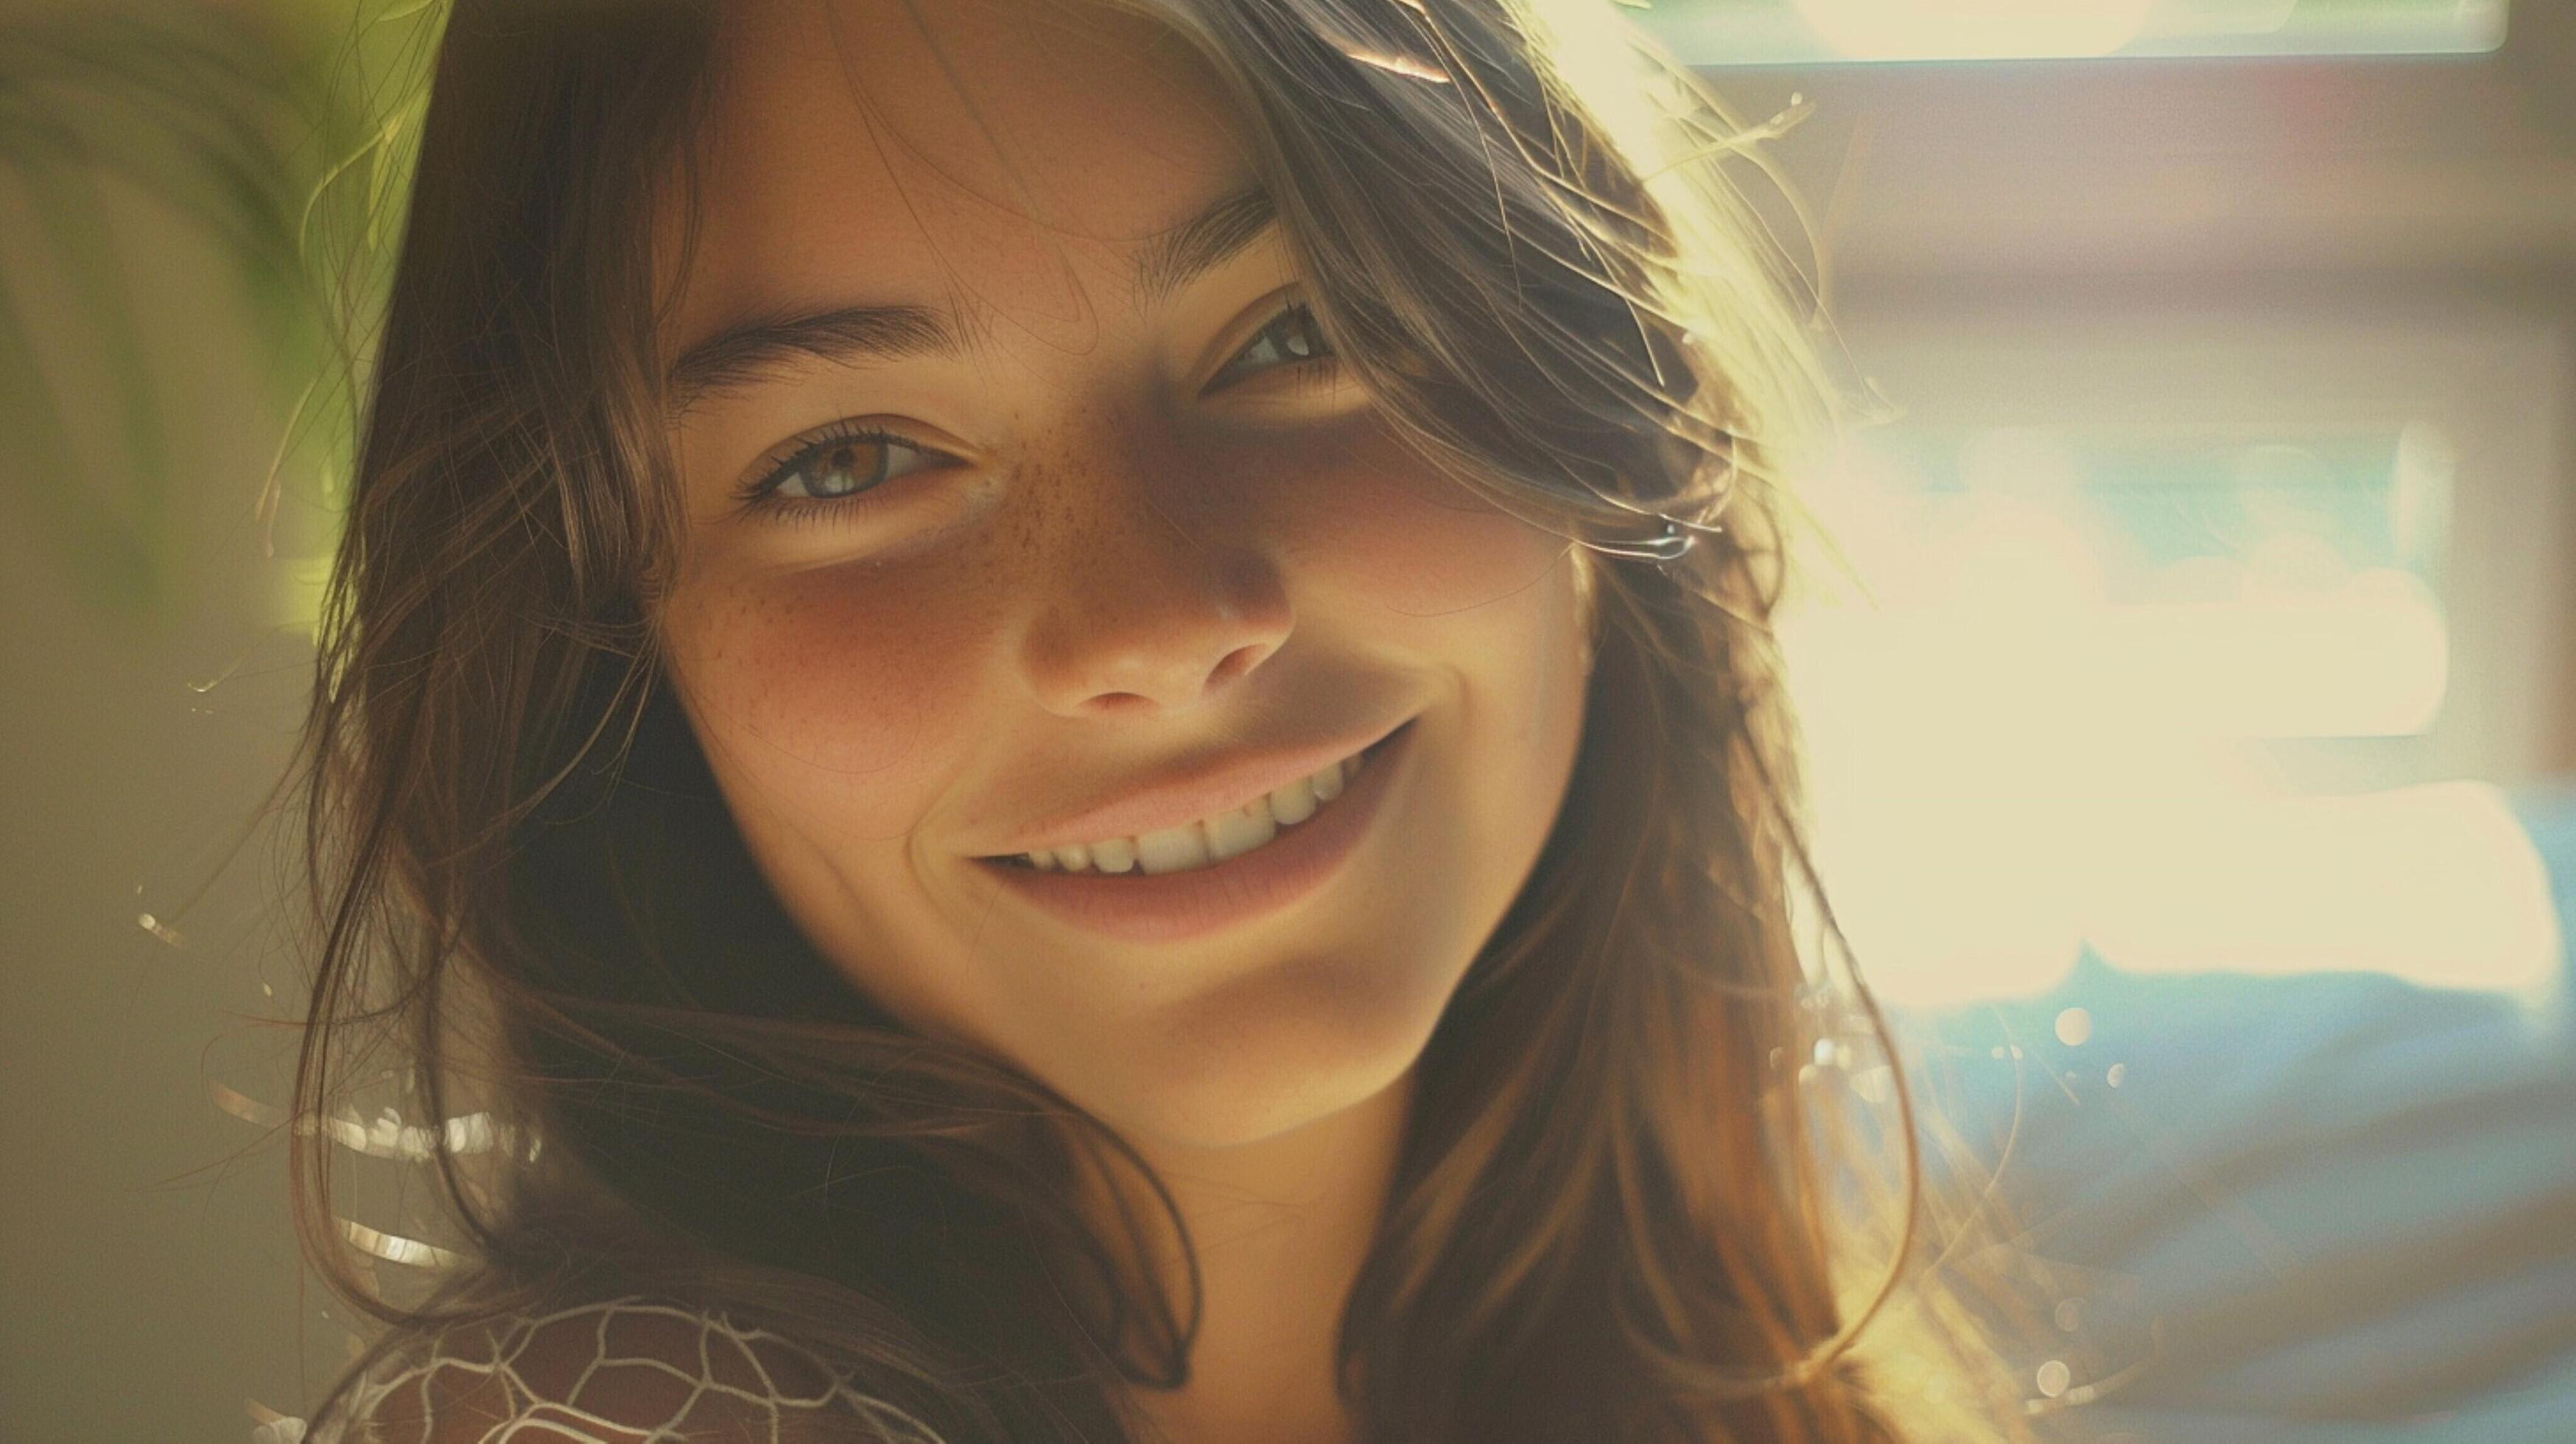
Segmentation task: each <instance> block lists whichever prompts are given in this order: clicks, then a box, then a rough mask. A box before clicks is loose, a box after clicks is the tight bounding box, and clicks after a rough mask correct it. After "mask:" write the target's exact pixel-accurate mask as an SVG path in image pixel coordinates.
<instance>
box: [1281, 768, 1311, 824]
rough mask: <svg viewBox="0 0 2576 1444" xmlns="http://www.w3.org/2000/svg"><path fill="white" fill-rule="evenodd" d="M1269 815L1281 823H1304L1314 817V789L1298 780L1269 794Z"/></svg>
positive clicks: (1303, 779) (1301, 778)
mask: <svg viewBox="0 0 2576 1444" xmlns="http://www.w3.org/2000/svg"><path fill="white" fill-rule="evenodd" d="M1270 815H1271V816H1272V817H1274V818H1277V819H1278V820H1279V821H1280V822H1281V823H1283V824H1286V823H1298V822H1304V821H1305V820H1306V819H1307V818H1310V817H1312V816H1314V815H1315V789H1314V788H1312V787H1310V786H1308V785H1307V784H1306V779H1305V778H1303V777H1300V778H1298V779H1297V780H1296V781H1294V782H1291V783H1289V784H1288V785H1287V786H1285V787H1283V788H1280V789H1279V790H1278V791H1276V792H1274V793H1272V794H1270Z"/></svg>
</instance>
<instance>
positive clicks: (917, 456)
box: [753, 432, 946, 501]
mask: <svg viewBox="0 0 2576 1444" xmlns="http://www.w3.org/2000/svg"><path fill="white" fill-rule="evenodd" d="M945 459H946V458H944V457H942V456H941V455H940V454H939V453H937V452H934V451H929V450H926V449H924V448H922V447H918V446H914V445H912V444H911V443H909V442H906V441H905V440H903V439H902V438H901V437H898V436H893V435H890V434H887V433H884V432H862V433H859V434H856V435H851V436H836V437H830V438H827V439H825V440H822V441H818V442H816V443H814V444H813V445H812V446H809V447H807V448H805V449H804V450H803V451H800V452H798V453H797V454H796V455H794V456H792V457H790V458H788V460H787V462H786V464H785V465H783V466H781V467H779V468H778V469H777V470H776V471H773V472H771V473H770V474H769V475H768V476H766V477H764V478H762V479H761V481H760V483H759V484H758V485H757V486H756V487H755V488H754V491H753V494H754V496H755V497H756V498H757V499H761V500H770V499H776V500H780V501H834V500H838V499H839V498H842V497H846V496H856V495H858V494H859V493H860V492H863V491H866V490H868V489H869V488H871V487H873V486H876V485H878V484H879V483H881V482H887V481H891V480H893V479H894V478H896V477H898V476H904V475H908V474H910V473H912V472H916V471H922V470H926V469H928V468H930V467H932V466H934V465H937V464H938V463H939V462H941V461H943V460H945Z"/></svg>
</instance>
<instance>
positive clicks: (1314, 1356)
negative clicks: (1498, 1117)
mask: <svg viewBox="0 0 2576 1444" xmlns="http://www.w3.org/2000/svg"><path fill="white" fill-rule="evenodd" d="M1411 1083H1412V1080H1411V1076H1410V1075H1409V1074H1408V1075H1407V1076H1406V1077H1405V1078H1404V1079H1403V1080H1400V1081H1399V1082H1397V1083H1396V1084H1394V1085H1393V1086H1391V1087H1389V1088H1386V1089H1384V1090H1382V1091H1381V1092H1379V1093H1378V1094H1376V1095H1374V1096H1372V1097H1370V1098H1369V1099H1367V1100H1365V1101H1363V1102H1360V1103H1357V1104H1354V1105H1352V1106H1351V1107H1349V1108H1346V1109H1344V1110H1342V1111H1341V1112H1339V1113H1335V1114H1331V1115H1329V1116H1327V1117H1324V1118H1320V1119H1316V1120H1314V1121H1313V1122H1310V1123H1305V1124H1301V1125H1299V1126H1298V1127H1296V1128H1294V1129H1291V1130H1289V1131H1288V1132H1286V1133H1282V1134H1279V1135H1276V1136H1274V1137H1271V1138H1266V1139H1262V1140H1261V1141H1259V1142H1257V1143H1248V1144H1240V1145H1234V1146H1229V1147H1225V1148H1199V1147H1181V1146H1174V1145H1170V1144H1158V1143H1154V1142H1150V1141H1145V1140H1139V1141H1137V1143H1136V1148H1137V1151H1138V1152H1139V1153H1141V1154H1143V1155H1144V1157H1145V1160H1146V1161H1147V1162H1148V1163H1150V1164H1151V1165H1152V1166H1153V1168H1154V1170H1155V1172H1156V1173H1157V1174H1158V1175H1160V1176H1161V1178H1162V1180H1163V1183H1164V1186H1165V1187H1167V1188H1169V1189H1170V1190H1171V1191H1172V1198H1173V1202H1174V1203H1175V1204H1176V1205H1177V1206H1178V1208H1179V1211H1180V1215H1181V1218H1182V1220H1183V1221H1184V1222H1185V1223H1186V1224H1187V1225H1188V1227H1189V1236H1190V1241H1191V1244H1192V1246H1193V1247H1194V1248H1195V1250H1196V1253H1197V1256H1198V1264H1199V1278H1200V1287H1201V1294H1200V1300H1201V1308H1200V1314H1199V1330H1198V1337H1197V1340H1196V1342H1195V1344H1194V1345H1193V1346H1192V1348H1191V1350H1190V1379H1189V1382H1188V1383H1187V1384H1186V1385H1184V1386H1182V1387H1181V1388H1178V1389H1156V1390H1139V1391H1137V1393H1136V1394H1135V1396H1134V1402H1135V1404H1136V1406H1137V1407H1138V1409H1139V1410H1140V1411H1141V1412H1142V1413H1143V1415H1144V1417H1145V1418H1146V1420H1147V1421H1148V1422H1150V1423H1151V1424H1152V1425H1153V1426H1155V1427H1156V1428H1158V1429H1159V1430H1160V1431H1161V1432H1162V1435H1163V1437H1164V1438H1165V1439H1167V1440H1169V1441H1171V1444H1204V1441H1214V1440H1223V1441H1228V1444H1234V1441H1241V1444H1272V1441H1277V1444H1289V1441H1296V1444H1332V1441H1340V1440H1348V1439H1351V1438H1353V1437H1355V1434H1354V1429H1353V1425H1352V1422H1351V1421H1350V1419H1349V1418H1348V1417H1347V1416H1346V1414H1345V1412H1344V1410H1343V1407H1342V1403H1341V1399H1340V1396H1339V1393H1338V1391H1337V1390H1336V1388H1335V1386H1334V1375H1335V1363H1336V1359H1337V1347H1336V1346H1337V1343H1338V1340H1339V1334H1340V1328H1341V1316H1342V1305H1343V1303H1344V1301H1345V1300H1346V1299H1348V1298H1349V1296H1350V1290H1351V1284H1352V1281H1353V1280H1354V1279H1356V1278H1357V1277H1358V1274H1359V1270H1360V1265H1361V1263H1362V1262H1363V1261H1364V1260H1365V1259H1366V1258H1367V1256H1368V1251H1369V1246H1370V1244H1371V1243H1372V1242H1374V1240H1375V1239H1376V1237H1377V1231H1378V1224H1379V1220H1380V1218H1381V1217H1382V1216H1383V1213H1384V1210H1385V1207H1386V1196H1387V1188H1388V1186H1389V1184H1390V1182H1391V1181H1392V1179H1393V1176H1394V1170H1395V1157H1396V1150H1397V1148H1398V1146H1399V1145H1400V1143H1401V1142H1402V1139H1403V1133H1404V1123H1405V1118H1406V1115H1407V1111H1408V1106H1409V1104H1410V1103H1411V1100H1412V1086H1411ZM1156 1265H1157V1268H1158V1269H1159V1271H1160V1276H1161V1277H1163V1278H1164V1279H1165V1280H1166V1282H1167V1284H1168V1285H1169V1287H1170V1288H1171V1289H1172V1291H1173V1296H1174V1299H1175V1306H1176V1308H1181V1309H1186V1308H1187V1306H1188V1298H1187V1293H1186V1290H1187V1288H1188V1274H1187V1270H1186V1267H1185V1266H1184V1264H1183V1263H1182V1260H1181V1258H1180V1249H1179V1243H1178V1240H1177V1239H1176V1238H1173V1237H1171V1236H1170V1234H1169V1232H1168V1228H1166V1230H1165V1233H1164V1236H1163V1237H1162V1238H1161V1240H1160V1241H1159V1248H1158V1257H1157V1259H1156Z"/></svg>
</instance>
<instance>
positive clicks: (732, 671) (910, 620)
mask: <svg viewBox="0 0 2576 1444" xmlns="http://www.w3.org/2000/svg"><path fill="white" fill-rule="evenodd" d="M960 590H961V589H957V588H942V587H939V586H938V585H937V584H936V582H935V580H932V579H926V578H923V577H920V576H916V575H910V574H902V575H898V574H895V573H893V572H870V571H867V570H864V569H862V568H860V567H857V566H842V567H824V568H817V569H814V570H809V571H803V572H798V573H793V574H785V575H775V576H762V577H747V578H742V579H738V580H731V581H725V582H720V583H707V584H703V585H700V586H694V587H692V588H688V589H684V593H683V595H681V596H677V597H674V598H673V599H672V604H671V606H670V607H669V608H668V610H667V611H666V612H665V617H664V630H665V636H666V639H667V643H668V646H669V648H670V651H671V661H672V666H673V668H674V670H675V672H676V673H677V674H678V676H679V678H680V685H681V688H682V691H683V693H684V695H685V696H686V697H687V698H688V701H689V708H690V712H691V714H692V716H693V718H694V719H695V722H696V724H697V727H698V730H699V734H700V737H701V739H702V741H703V742H704V744H705V745H706V747H707V750H708V751H709V752H710V754H720V755H718V756H716V757H715V761H716V765H717V767H718V769H719V771H720V772H721V773H723V774H726V775H728V776H729V777H731V778H732V779H734V780H735V782H736V784H737V785H739V784H741V783H749V784H751V785H753V786H756V787H758V788H759V789H760V790H761V791H762V792H763V793H764V794H765V796H766V801H767V805H768V806H771V807H776V808H780V809H783V810H785V811H788V812H790V813H793V814H802V815H804V817H805V824H806V827H807V829H808V830H813V829H820V830H824V831H827V832H831V833H836V834H866V835H891V834H894V833H899V832H900V831H902V830H903V829H904V828H906V827H909V826H910V825H911V824H912V822H913V821H915V820H917V819H918V817H919V816H920V814H921V812H922V811H923V810H924V809H925V808H926V807H927V806H928V805H929V804H930V802H931V801H932V800H934V798H935V789H936V786H937V784H938V782H939V780H940V779H941V778H944V777H946V776H949V775H951V773H952V772H953V766H952V764H953V762H954V754H955V753H956V752H957V750H958V749H959V746H960V743H961V741H962V740H963V739H966V738H968V737H970V736H971V735H972V734H971V732H970V731H969V730H968V726H967V724H968V721H969V719H970V718H971V717H972V716H973V715H974V713H975V710H976V707H975V704H976V700H977V697H978V693H979V688H980V687H981V685H982V680H981V679H982V678H983V676H984V675H985V673H984V660H983V659H984V658H985V657H986V656H987V655H988V653H989V651H990V648H989V647H988V646H987V645H986V642H985V636H984V634H983V631H982V629H981V628H980V627H979V626H978V625H977V623H976V620H975V618H974V617H973V615H972V614H971V612H969V611H967V610H964V609H962V608H959V607H954V606H945V607H944V606H942V605H941V604H940V599H941V598H942V597H943V596H946V597H950V598H956V597H959V596H960ZM740 802H741V799H737V804H738V805H739V803H740Z"/></svg>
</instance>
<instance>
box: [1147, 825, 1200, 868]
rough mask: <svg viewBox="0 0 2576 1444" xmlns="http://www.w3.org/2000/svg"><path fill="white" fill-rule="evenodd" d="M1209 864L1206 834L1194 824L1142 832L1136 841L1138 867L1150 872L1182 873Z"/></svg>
mask: <svg viewBox="0 0 2576 1444" xmlns="http://www.w3.org/2000/svg"><path fill="white" fill-rule="evenodd" d="M1207 864H1208V845H1207V831H1206V829H1204V828H1202V827H1200V826H1199V825H1198V824H1197V823H1195V822H1188V823H1183V824H1182V825H1180V826H1179V827H1167V828H1164V829H1163V830H1162V831H1160V832H1148V833H1143V834H1140V835H1139V836H1138V837H1137V839H1136V865H1137V866H1138V867H1141V868H1143V869H1145V871H1147V872H1179V871H1181V870H1182V869H1184V868H1192V867H1205V866H1207Z"/></svg>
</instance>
